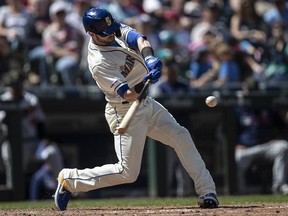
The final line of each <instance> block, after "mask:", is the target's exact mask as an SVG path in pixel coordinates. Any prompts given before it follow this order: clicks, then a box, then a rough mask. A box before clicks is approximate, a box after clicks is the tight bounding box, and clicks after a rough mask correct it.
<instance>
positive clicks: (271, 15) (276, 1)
mask: <svg viewBox="0 0 288 216" xmlns="http://www.w3.org/2000/svg"><path fill="white" fill-rule="evenodd" d="M270 2H271V3H272V4H273V5H272V7H271V8H270V9H269V10H268V11H266V12H265V13H264V15H263V19H264V20H265V22H266V23H267V24H268V25H269V27H270V28H271V27H272V24H273V23H274V22H275V21H283V22H284V24H285V26H286V28H288V7H287V4H286V0H272V1H270Z"/></svg>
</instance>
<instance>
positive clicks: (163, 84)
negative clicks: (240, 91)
mask: <svg viewBox="0 0 288 216" xmlns="http://www.w3.org/2000/svg"><path fill="white" fill-rule="evenodd" d="M164 62H165V61H164ZM178 73H179V66H178V65H177V64H176V62H175V61H173V60H170V61H166V63H165V64H164V67H163V68H162V77H161V79H160V80H159V82H158V83H157V84H156V85H153V86H151V87H150V91H149V94H150V95H151V96H152V97H159V96H165V95H166V96H167V95H172V94H173V95H175V96H177V95H184V94H187V93H189V90H190V88H189V84H188V81H186V80H184V78H181V77H180V76H178Z"/></svg>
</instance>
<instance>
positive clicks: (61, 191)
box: [54, 173, 71, 211]
mask: <svg viewBox="0 0 288 216" xmlns="http://www.w3.org/2000/svg"><path fill="white" fill-rule="evenodd" d="M70 197H71V192H70V191H68V190H67V189H66V188H65V181H64V176H62V177H61V178H60V173H59V176H58V186H57V189H56V192H55V195H54V202H55V205H56V207H57V209H58V210H61V211H64V210H66V208H67V204H68V202H69V199H70Z"/></svg>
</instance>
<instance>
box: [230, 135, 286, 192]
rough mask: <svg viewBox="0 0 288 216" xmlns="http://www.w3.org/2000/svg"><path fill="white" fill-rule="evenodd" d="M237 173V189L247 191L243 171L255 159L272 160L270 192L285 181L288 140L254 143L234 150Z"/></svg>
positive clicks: (244, 171)
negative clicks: (245, 147) (254, 144)
mask: <svg viewBox="0 0 288 216" xmlns="http://www.w3.org/2000/svg"><path fill="white" fill-rule="evenodd" d="M235 159H236V164H237V175H238V190H239V192H240V193H247V188H246V179H245V173H246V171H247V169H248V168H249V167H250V166H251V165H252V164H253V161H254V160H255V159H262V160H266V161H270V162H273V168H272V172H273V182H272V192H274V193H276V192H277V190H279V188H280V187H281V186H282V185H284V184H286V183H287V177H288V176H287V172H288V142H287V141H286V140H274V141H271V142H269V143H265V144H261V145H256V146H253V147H250V148H247V149H241V150H237V151H236V152H235Z"/></svg>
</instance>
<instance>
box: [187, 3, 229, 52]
mask: <svg viewBox="0 0 288 216" xmlns="http://www.w3.org/2000/svg"><path fill="white" fill-rule="evenodd" d="M221 10H222V7H221V5H220V4H218V3H217V2H214V1H211V0H210V1H208V2H207V3H206V4H205V5H204V9H203V12H202V20H201V21H200V22H199V23H198V24H196V25H195V26H194V27H193V28H192V30H191V43H192V44H194V43H197V44H199V45H203V38H204V36H205V35H206V34H207V33H210V34H212V35H214V37H216V38H217V39H218V40H221V41H225V42H230V41H231V40H232V38H231V33H230V29H229V28H228V27H227V26H226V24H225V23H223V22H221V21H220V15H221ZM190 46H192V45H190ZM194 47H195V45H194Z"/></svg>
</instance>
